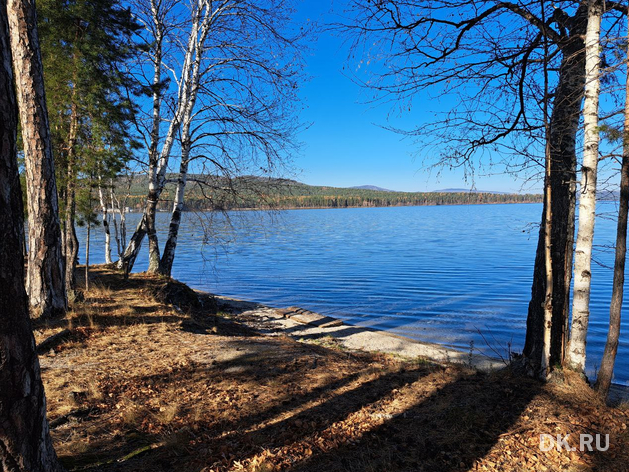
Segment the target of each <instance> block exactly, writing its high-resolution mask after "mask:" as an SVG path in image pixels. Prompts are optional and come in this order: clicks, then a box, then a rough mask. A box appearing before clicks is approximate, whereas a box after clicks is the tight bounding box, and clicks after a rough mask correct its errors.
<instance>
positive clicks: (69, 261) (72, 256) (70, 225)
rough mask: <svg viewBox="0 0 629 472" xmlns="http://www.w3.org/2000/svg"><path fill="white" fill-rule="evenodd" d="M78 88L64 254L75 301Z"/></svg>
mask: <svg viewBox="0 0 629 472" xmlns="http://www.w3.org/2000/svg"><path fill="white" fill-rule="evenodd" d="M75 100H76V88H75V89H74V91H73V97H72V107H71V111H70V132H69V135H68V162H67V165H68V168H67V172H66V174H67V182H66V194H65V198H66V202H65V203H66V208H65V219H64V228H63V230H64V236H63V241H64V254H65V258H66V273H65V278H66V290H67V292H68V299H69V300H70V301H73V300H74V298H75V294H74V288H75V287H74V286H75V282H76V281H75V277H74V271H75V269H76V265H77V259H78V255H79V240H78V238H77V237H76V228H75V227H74V220H75V215H76V149H75V147H76V138H77V134H78V128H79V121H78V120H79V115H78V110H77V105H76V102H75Z"/></svg>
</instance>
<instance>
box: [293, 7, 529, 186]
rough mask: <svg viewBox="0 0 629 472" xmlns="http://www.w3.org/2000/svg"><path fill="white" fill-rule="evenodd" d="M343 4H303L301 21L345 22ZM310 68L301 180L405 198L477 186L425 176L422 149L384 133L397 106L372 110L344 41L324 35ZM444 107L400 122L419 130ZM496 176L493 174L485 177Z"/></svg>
mask: <svg viewBox="0 0 629 472" xmlns="http://www.w3.org/2000/svg"><path fill="white" fill-rule="evenodd" d="M343 3H344V1H343V0H303V1H302V2H301V5H300V6H299V12H298V18H297V19H298V21H307V20H311V21H316V22H319V23H322V24H325V23H332V22H335V21H339V16H338V15H340V14H341V13H342V7H343ZM306 63H307V69H306V73H307V74H308V75H309V76H310V77H311V80H310V81H309V82H308V83H305V84H304V85H303V87H302V91H301V95H302V97H303V98H304V102H305V106H306V108H305V110H304V111H303V114H302V120H303V121H304V122H309V123H311V126H310V128H309V129H307V130H306V131H304V132H303V133H302V134H301V136H300V138H301V141H302V142H303V143H304V147H303V151H302V155H301V156H300V157H299V158H297V159H296V160H295V165H296V167H298V168H299V169H301V172H300V173H299V174H298V175H297V180H299V181H302V182H305V183H307V184H311V185H330V186H335V187H351V186H357V185H377V186H379V187H384V188H388V189H391V190H403V191H431V190H438V189H444V188H468V189H469V188H470V187H471V183H470V182H466V181H465V179H464V176H463V172H462V171H460V170H459V171H443V172H442V173H441V175H440V176H437V175H436V174H435V173H434V172H433V173H428V172H427V171H425V170H423V167H424V163H423V161H421V160H419V159H416V158H415V156H416V154H417V151H418V144H417V143H416V142H414V141H413V140H412V139H408V138H403V137H402V136H401V135H399V134H397V133H395V132H393V131H389V130H386V129H383V128H382V126H385V125H387V124H388V123H387V116H388V115H389V112H390V111H391V105H390V104H381V105H378V106H374V105H373V104H367V103H365V101H366V100H367V98H368V94H367V93H366V92H365V90H363V89H362V88H361V87H360V86H359V85H357V84H355V83H354V82H352V80H351V79H350V78H349V77H348V74H347V72H348V71H347V70H345V71H344V67H345V69H347V67H348V66H349V64H348V62H347V47H345V46H344V44H343V38H341V37H338V36H335V35H333V34H332V33H329V32H323V33H320V34H319V35H318V37H317V38H316V41H314V42H313V43H312V44H311V52H310V54H308V55H307V56H306ZM350 72H351V71H350ZM442 107H443V104H441V103H438V102H436V101H434V100H431V99H430V98H428V97H420V100H416V101H415V102H414V107H413V110H412V111H411V112H410V113H407V114H405V115H403V116H401V117H397V118H396V121H395V125H396V126H397V127H399V128H403V129H413V128H416V127H417V126H418V125H420V124H421V123H422V122H425V121H426V120H429V119H430V116H431V114H430V112H431V111H434V110H439V109H440V108H442ZM420 109H421V110H420ZM423 110H425V111H423ZM489 172H490V170H485V174H488V173H489ZM492 172H495V169H494V170H492ZM482 174H483V172H481V173H480V174H479V173H477V174H476V177H475V187H476V189H478V190H496V191H512V192H520V191H521V190H522V184H523V182H521V181H516V180H514V178H513V177H512V176H509V175H493V176H487V177H484V176H482ZM536 187H537V186H536ZM529 188H530V187H527V190H529ZM533 190H535V189H533Z"/></svg>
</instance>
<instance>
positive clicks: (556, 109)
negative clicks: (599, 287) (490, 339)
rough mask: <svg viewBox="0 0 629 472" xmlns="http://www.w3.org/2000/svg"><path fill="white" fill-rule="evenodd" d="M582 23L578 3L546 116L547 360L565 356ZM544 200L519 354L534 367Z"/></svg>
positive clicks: (542, 295)
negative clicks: (549, 314)
mask: <svg viewBox="0 0 629 472" xmlns="http://www.w3.org/2000/svg"><path fill="white" fill-rule="evenodd" d="M586 25H587V10H586V9H585V7H583V6H580V7H579V10H578V11H577V12H576V13H575V16H574V18H573V21H572V23H571V29H570V31H569V39H568V40H567V41H566V43H564V44H563V45H561V46H562V61H561V66H560V70H559V83H558V86H557V89H556V90H555V99H554V106H553V110H552V114H551V119H550V156H551V159H550V165H551V168H550V189H551V203H550V212H551V215H552V222H553V224H552V228H551V241H552V257H551V259H552V265H553V267H552V276H553V297H552V311H553V316H552V328H551V345H550V360H549V365H550V366H551V367H552V366H555V365H561V364H562V363H563V359H564V357H565V352H566V345H567V335H568V321H569V306H570V304H569V303H570V281H571V278H572V255H573V244H574V216H575V198H576V196H575V190H576V185H575V181H576V163H577V158H576V136H577V132H578V130H579V117H580V111H581V102H582V99H583V87H584V83H585V52H584V43H583V36H584V35H585V29H586ZM546 212H547V208H546V204H545V206H544V209H543V214H542V224H541V225H540V232H539V239H538V245H537V253H536V258H535V269H534V273H533V284H532V289H531V302H530V303H529V309H528V317H527V321H526V341H525V344H524V352H523V354H524V356H525V357H526V358H527V360H528V363H529V364H530V366H531V368H532V369H533V371H535V372H539V370H540V366H541V362H542V353H543V350H544V346H543V345H544V342H543V339H544V326H545V323H544V308H545V306H546V276H547V272H546V267H545V266H546V264H545V246H546V244H545V231H546V229H545V221H546Z"/></svg>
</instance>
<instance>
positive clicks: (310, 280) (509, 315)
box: [79, 203, 629, 385]
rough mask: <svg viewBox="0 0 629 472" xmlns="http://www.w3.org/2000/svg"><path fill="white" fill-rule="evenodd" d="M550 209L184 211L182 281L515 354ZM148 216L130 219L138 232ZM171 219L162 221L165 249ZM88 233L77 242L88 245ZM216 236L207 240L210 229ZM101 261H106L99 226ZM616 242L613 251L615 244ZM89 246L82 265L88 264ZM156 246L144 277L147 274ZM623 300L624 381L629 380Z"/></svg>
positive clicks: (601, 299) (596, 300) (601, 319)
mask: <svg viewBox="0 0 629 472" xmlns="http://www.w3.org/2000/svg"><path fill="white" fill-rule="evenodd" d="M541 208H542V207H541V204H509V205H460V206H458V205H457V206H423V207H393V208H348V209H321V210H285V211H280V212H277V213H275V214H267V213H263V212H231V213H229V219H227V218H226V217H225V216H224V215H221V214H211V213H206V214H200V215H199V214H194V213H186V214H185V218H184V222H183V224H182V231H181V237H180V240H179V244H178V247H177V255H176V259H175V265H174V268H173V277H175V278H177V279H179V280H181V281H183V282H185V283H187V284H189V285H190V286H192V287H194V288H198V289H201V290H205V291H209V292H213V293H217V294H220V295H226V296H230V297H236V298H242V299H246V300H254V301H258V302H262V303H264V304H268V305H271V306H275V307H286V306H292V305H296V306H299V307H302V308H307V309H309V310H313V311H316V312H320V313H322V314H326V315H331V316H334V317H338V318H341V319H343V320H345V321H346V322H347V323H350V324H356V325H361V326H369V327H372V328H377V329H383V330H387V331H391V332H394V333H397V334H401V335H404V336H409V337H412V338H415V339H418V340H422V341H427V342H435V343H440V344H447V345H449V346H453V347H455V348H458V349H461V350H470V348H472V347H473V349H474V350H477V351H481V352H484V353H487V354H488V355H491V356H492V357H496V355H495V353H494V352H496V351H497V352H499V353H500V354H501V355H502V356H504V357H505V358H506V357H508V354H507V353H508V351H509V350H510V349H511V350H512V351H516V352H520V351H521V350H522V347H523V343H524V333H525V327H526V313H527V306H528V302H529V298H530V291H531V280H532V274H533V263H534V259H535V248H536V244H537V232H538V222H539V219H540V216H541ZM616 211H617V210H616V204H614V203H602V204H600V206H599V213H600V214H601V216H600V217H599V219H598V220H597V227H596V238H595V245H596V246H597V247H596V249H595V258H596V261H597V262H599V263H600V264H603V265H606V266H608V267H604V266H603V265H600V264H596V263H593V266H592V269H593V270H592V276H593V288H592V301H591V312H592V313H591V321H590V330H589V338H588V370H589V374H590V375H592V374H593V373H594V372H595V371H596V369H597V366H598V364H599V363H600V357H601V355H602V351H603V347H604V344H605V337H606V332H607V323H608V316H609V300H610V297H611V287H612V270H611V266H613V260H614V254H613V250H612V249H610V248H609V246H610V245H612V244H613V242H614V239H615V232H616V223H615V222H614V221H612V218H611V217H612V216H613V215H614V214H615V213H616ZM139 217H140V215H139V214H133V213H132V214H129V215H128V222H129V229H128V232H129V233H131V232H132V230H133V228H134V227H135V224H136V223H137V221H138V219H139ZM169 218H170V214H169V213H159V214H158V226H159V228H158V229H159V230H160V231H161V233H160V244H162V245H163V243H164V241H165V231H167V227H168V221H169ZM84 233H85V231H84V229H80V231H79V238H80V240H81V244H84ZM206 233H207V234H206ZM92 235H93V236H92V249H91V252H90V259H91V262H92V263H102V262H104V254H103V245H104V243H103V241H104V237H103V234H102V230H101V228H96V229H95V230H94V231H92ZM606 246H607V247H606ZM84 250H85V249H84V247H82V248H81V259H82V260H83V257H84V254H83V252H84ZM146 267H147V250H146V242H145V244H144V246H143V251H142V253H141V254H140V256H139V257H138V262H137V263H136V267H135V269H134V270H135V271H143V270H146ZM627 299H629V294H627V296H626V297H625V304H624V306H623V315H625V319H624V320H623V325H622V333H623V334H621V343H620V346H619V349H618V358H617V362H616V377H615V382H617V383H621V384H628V385H629V361H628V359H629V319H627V317H626V315H627V314H628V313H629V312H628V311H627V309H626V308H627V307H629V303H627Z"/></svg>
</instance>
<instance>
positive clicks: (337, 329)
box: [193, 289, 629, 404]
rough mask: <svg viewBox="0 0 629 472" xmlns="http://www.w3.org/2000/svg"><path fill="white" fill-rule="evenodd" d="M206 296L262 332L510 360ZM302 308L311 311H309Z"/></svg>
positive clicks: (380, 349)
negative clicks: (214, 299)
mask: <svg viewBox="0 0 629 472" xmlns="http://www.w3.org/2000/svg"><path fill="white" fill-rule="evenodd" d="M193 290H194V291H195V292H196V293H198V294H200V295H205V296H214V297H215V298H216V300H217V302H218V304H219V310H222V311H226V312H227V313H228V314H230V315H231V316H233V319H234V320H235V321H238V322H240V323H243V324H245V325H247V326H248V327H250V328H253V329H255V330H256V331H259V332H260V333H261V334H263V335H265V336H282V335H283V336H288V337H289V338H291V339H293V340H296V341H298V342H310V343H317V342H319V343H325V342H328V343H329V342H330V341H332V342H333V343H334V344H336V345H337V347H338V348H340V349H346V350H349V351H366V352H371V353H383V354H393V355H396V356H400V357H402V358H407V359H418V360H421V359H425V360H427V361H429V362H433V363H436V364H440V365H444V364H450V363H451V364H457V365H461V366H464V367H469V368H473V369H475V370H478V371H480V372H484V373H491V372H496V371H498V370H502V369H504V368H506V367H507V366H508V364H507V363H506V362H505V361H504V360H502V359H498V358H495V357H491V356H488V355H486V354H481V353H474V352H470V351H464V350H459V349H456V348H453V347H449V346H444V345H441V344H437V343H429V342H424V341H419V340H416V339H413V338H410V337H407V336H403V335H399V334H395V333H390V332H387V331H384V330H380V329H376V328H369V327H362V326H357V325H352V324H348V323H347V322H345V321H343V320H341V319H338V318H334V317H332V316H328V315H321V314H319V313H314V312H311V311H308V310H303V309H299V308H297V307H290V308H276V307H271V306H268V305H264V304H262V303H258V302H254V301H249V300H242V299H238V298H232V297H227V296H222V295H217V294H210V293H208V292H204V291H201V290H196V289H193ZM297 310H300V311H303V312H306V313H304V315H306V316H305V317H304V316H300V315H302V314H301V313H298V312H297ZM609 401H610V403H612V404H615V403H621V402H626V401H629V385H622V384H618V383H612V386H611V388H610V392H609Z"/></svg>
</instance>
